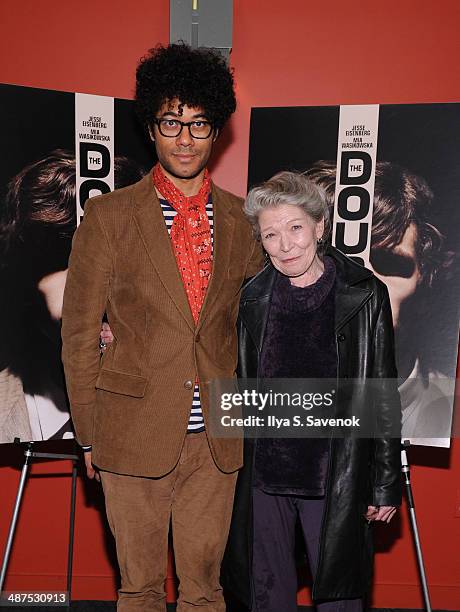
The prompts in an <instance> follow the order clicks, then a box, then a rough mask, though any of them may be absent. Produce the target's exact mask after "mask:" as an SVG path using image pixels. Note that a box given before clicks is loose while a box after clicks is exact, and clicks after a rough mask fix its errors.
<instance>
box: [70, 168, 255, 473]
mask: <svg viewBox="0 0 460 612" xmlns="http://www.w3.org/2000/svg"><path fill="white" fill-rule="evenodd" d="M212 201H213V213H214V251H213V257H214V259H213V271H212V276H211V280H210V283H209V286H208V289H207V293H206V297H205V302H204V305H203V308H202V311H201V314H200V318H199V320H198V323H197V325H195V323H194V321H193V317H192V314H191V311H190V308H189V305H188V301H187V297H186V293H185V290H184V287H183V284H182V279H181V276H180V274H179V270H178V268H177V264H176V260H175V256H174V253H173V250H172V245H171V240H170V238H169V234H168V230H167V227H166V224H165V222H164V217H163V213H162V210H161V206H160V203H159V201H158V198H157V196H156V193H155V190H154V187H153V182H152V177H151V175H150V174H149V175H147V176H146V177H144V178H143V179H142V180H141V181H139V182H138V183H136V184H135V185H132V186H130V187H126V188H124V189H119V190H116V191H114V192H112V193H110V194H105V195H102V196H98V197H96V198H93V199H91V200H89V201H88V202H87V203H86V205H85V216H84V220H83V221H82V223H81V225H80V226H79V228H78V230H77V231H76V233H75V237H74V242H73V248H72V253H71V257H70V261H69V272H68V277H67V284H66V288H65V294H64V309H63V316H62V341H63V352H62V358H63V362H64V368H65V374H66V381H67V391H68V394H69V399H70V406H71V412H72V418H73V422H74V425H75V429H76V434H77V440H78V441H79V443H80V444H82V445H92V446H93V455H92V458H93V462H94V463H95V465H97V466H98V467H99V468H101V469H104V470H108V471H112V472H117V473H120V474H129V475H135V476H150V477H158V476H162V475H164V474H166V473H168V472H169V471H170V470H172V469H173V467H174V466H175V465H176V463H177V461H178V459H179V454H180V451H181V447H182V443H183V440H184V436H185V435H186V430H187V423H188V419H189V415H190V408H191V404H192V396H193V387H194V381H195V378H196V376H198V378H199V380H200V389H201V401H202V408H203V413H204V419H205V424H206V426H207V431H209V430H210V427H209V418H210V417H209V393H208V381H212V380H213V379H219V378H225V379H228V378H232V377H233V376H234V372H235V368H236V360H237V337H236V319H237V313H238V302H239V297H240V289H241V286H242V284H243V282H244V279H245V278H247V277H249V276H253V275H254V274H255V273H257V272H258V271H259V270H260V268H261V267H262V254H261V251H260V248H259V246H258V244H257V243H256V241H255V240H254V239H253V237H252V232H251V228H250V226H249V224H248V222H247V221H246V219H245V217H244V214H243V212H242V200H241V199H240V198H237V197H236V196H234V195H232V194H230V193H228V192H226V191H223V190H222V189H219V188H218V187H216V186H214V185H213V187H212ZM104 312H107V316H108V320H109V323H110V327H111V329H112V331H113V334H114V338H115V339H114V341H113V343H112V344H111V345H110V346H109V347H108V349H107V350H106V352H105V354H104V355H103V357H102V359H101V358H100V354H99V346H98V344H99V332H100V327H101V319H102V316H103V314H104ZM208 441H209V446H210V449H211V452H212V455H213V457H214V460H215V462H216V464H217V465H218V467H219V468H220V469H221V470H222V471H224V472H233V471H235V470H237V469H238V468H239V467H241V464H242V444H241V440H238V439H223V438H212V437H211V436H210V435H209V434H208Z"/></svg>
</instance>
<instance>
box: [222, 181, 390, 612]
mask: <svg viewBox="0 0 460 612" xmlns="http://www.w3.org/2000/svg"><path fill="white" fill-rule="evenodd" d="M245 212H246V215H247V217H248V218H249V220H250V221H251V223H252V225H253V227H254V230H255V232H256V234H257V235H258V236H259V237H260V239H261V242H262V245H263V247H264V249H265V251H266V253H267V256H268V258H269V263H268V265H267V266H266V267H265V268H264V269H263V270H262V271H261V272H260V273H259V274H258V275H257V276H255V277H254V278H253V279H252V280H251V281H250V282H249V283H248V284H247V285H246V287H245V288H244V290H243V293H242V297H241V306H240V317H239V341H240V348H239V350H240V364H239V374H240V376H241V377H247V378H256V377H260V378H264V379H266V378H334V379H336V378H337V381H338V384H339V385H340V380H341V379H344V378H349V379H358V380H363V379H366V378H380V379H386V380H387V379H390V380H393V381H394V384H393V383H392V382H390V383H388V382H387V383H386V385H385V387H384V389H385V393H384V394H382V396H381V397H380V402H379V406H378V407H377V410H378V414H377V416H376V418H377V420H379V419H380V420H381V421H382V422H384V423H386V424H387V425H388V424H390V425H391V424H394V423H396V426H397V427H398V424H399V422H400V416H401V415H400V405H399V397H398V392H397V381H396V376H397V374H396V368H395V362H394V347H393V328H392V318H391V308H390V303H389V298H388V292H387V290H386V287H385V285H384V284H383V283H382V282H380V281H379V280H378V279H377V278H376V277H375V276H374V275H373V274H372V272H370V271H369V270H367V269H365V268H363V267H362V266H360V265H358V264H356V263H354V262H353V261H352V260H350V259H349V258H347V257H346V256H344V255H343V254H342V253H341V252H339V251H338V250H336V249H334V248H332V247H326V246H325V244H327V240H328V236H329V221H328V217H327V207H326V204H325V200H324V196H323V194H322V192H321V191H320V190H319V188H318V187H316V186H315V184H314V183H313V182H311V181H310V180H309V179H308V178H306V177H305V176H303V175H301V174H297V173H292V172H281V173H279V174H277V175H276V176H274V177H273V178H272V179H270V180H269V181H267V182H266V183H264V184H263V185H261V186H259V187H256V188H254V189H252V190H251V191H250V192H249V194H248V197H247V200H246V204H245ZM353 400H354V398H353V396H352V397H351V398H350V400H349V401H350V406H340V411H341V413H344V412H345V413H346V412H347V410H348V409H350V410H351V404H352V403H353ZM399 504H400V442H399V439H397V438H391V437H377V438H376V439H373V440H370V439H363V438H361V439H360V438H351V437H349V438H341V439H338V438H337V439H335V438H334V439H327V438H318V439H306V438H304V439H262V438H260V439H258V440H251V439H248V440H246V442H245V457H244V467H243V469H242V470H241V472H240V474H239V478H238V484H237V490H236V497H235V505H234V511H233V518H232V526H231V530H230V536H229V542H228V546H227V550H226V554H225V558H224V564H223V584H224V587H225V589H226V590H227V592H228V593H229V595H230V598H231V599H232V601H233V602H234V603H236V604H237V606H238V604H239V605H240V606H243V609H251V610H254V611H256V610H257V611H259V612H262V611H263V612H291V611H295V610H297V605H296V594H297V573H296V565H295V557H294V543H295V537H294V534H295V525H296V522H297V520H299V521H300V524H301V527H302V531H303V534H304V538H305V545H306V549H307V554H308V557H309V562H310V567H311V571H312V575H313V578H314V582H313V591H312V595H313V599H314V600H315V602H316V603H317V607H318V609H320V610H322V611H326V610H327V611H332V610H337V611H338V610H341V611H344V610H346V611H352V610H353V611H358V610H361V608H362V597H363V596H364V595H365V593H366V590H367V588H368V584H369V578H370V574H371V566H372V546H371V523H372V522H373V521H385V522H389V521H390V519H391V518H392V516H393V515H394V513H395V511H396V506H398V505H399ZM238 609H239V608H238Z"/></svg>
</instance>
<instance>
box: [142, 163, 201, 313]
mask: <svg viewBox="0 0 460 612" xmlns="http://www.w3.org/2000/svg"><path fill="white" fill-rule="evenodd" d="M153 183H154V185H155V187H156V188H157V189H158V191H159V192H160V193H161V195H162V196H163V197H164V198H165V200H167V201H168V202H169V204H171V206H172V207H173V208H174V209H175V210H176V211H177V215H176V216H175V217H174V221H173V224H172V227H171V234H170V235H171V240H172V243H173V248H174V254H175V256H176V261H177V266H178V268H179V271H180V273H181V276H182V282H183V283H184V288H185V291H186V293H187V299H188V303H189V304H190V310H191V311H192V315H193V319H194V321H195V323H196V322H197V321H198V317H199V316H200V311H201V307H202V306H203V302H204V297H205V295H206V289H207V287H208V284H209V279H210V277H211V272H212V241H211V227H210V225H209V219H208V215H207V213H206V203H207V201H208V198H209V193H210V191H211V179H210V178H209V174H208V171H207V170H205V173H204V180H203V184H202V186H201V189H200V191H199V192H198V193H197V194H196V195H193V196H190V197H187V196H185V195H184V194H183V193H182V191H180V190H179V189H177V187H176V186H175V185H174V184H173V183H172V182H171V181H170V180H169V179H168V178H167V177H166V176H165V174H164V173H163V171H162V169H161V167H160V164H156V166H155V167H154V168H153Z"/></svg>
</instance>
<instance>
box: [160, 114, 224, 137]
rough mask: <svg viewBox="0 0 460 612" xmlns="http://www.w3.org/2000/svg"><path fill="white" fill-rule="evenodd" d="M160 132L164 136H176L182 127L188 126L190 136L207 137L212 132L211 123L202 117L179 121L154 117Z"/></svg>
mask: <svg viewBox="0 0 460 612" xmlns="http://www.w3.org/2000/svg"><path fill="white" fill-rule="evenodd" d="M153 122H154V123H156V125H157V126H158V129H159V131H160V134H161V135H162V136H166V138H177V137H178V136H179V134H180V133H181V132H182V129H183V128H184V127H188V130H189V133H190V136H192V138H209V137H210V136H211V134H212V123H210V122H209V121H205V120H204V119H196V120H195V121H187V122H185V121H179V119H168V118H166V119H154V120H153Z"/></svg>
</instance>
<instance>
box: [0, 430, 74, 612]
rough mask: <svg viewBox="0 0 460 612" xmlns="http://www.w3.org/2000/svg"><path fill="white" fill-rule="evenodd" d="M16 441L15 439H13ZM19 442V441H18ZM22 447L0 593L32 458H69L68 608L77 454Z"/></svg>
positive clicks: (29, 444)
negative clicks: (38, 450) (22, 454)
mask: <svg viewBox="0 0 460 612" xmlns="http://www.w3.org/2000/svg"><path fill="white" fill-rule="evenodd" d="M15 442H17V440H15ZM18 443H20V442H18ZM20 444H21V446H23V447H24V457H25V460H24V466H23V468H22V472H21V478H20V480H19V487H18V493H17V495H16V502H15V504H14V510H13V517H12V519H11V523H10V529H9V531H8V538H7V540H6V546H5V554H4V556H3V562H2V570H1V574H0V594H1V593H2V591H3V584H4V582H5V577H6V570H7V567H8V561H9V558H10V554H11V548H12V545H13V540H14V534H15V530H16V523H17V520H18V516H19V510H20V507H21V502H22V497H23V494H24V489H25V485H26V480H27V475H28V471H29V466H30V465H31V463H32V459H33V458H40V459H70V460H71V461H72V483H71V496H70V523H69V547H68V553H67V589H66V590H67V592H68V602H67V608H69V609H70V602H71V599H72V598H71V591H72V563H73V544H74V532H75V502H76V496H77V463H78V455H67V454H59V453H37V452H34V451H33V445H34V443H33V442H25V443H24V442H23V443H20Z"/></svg>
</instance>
